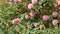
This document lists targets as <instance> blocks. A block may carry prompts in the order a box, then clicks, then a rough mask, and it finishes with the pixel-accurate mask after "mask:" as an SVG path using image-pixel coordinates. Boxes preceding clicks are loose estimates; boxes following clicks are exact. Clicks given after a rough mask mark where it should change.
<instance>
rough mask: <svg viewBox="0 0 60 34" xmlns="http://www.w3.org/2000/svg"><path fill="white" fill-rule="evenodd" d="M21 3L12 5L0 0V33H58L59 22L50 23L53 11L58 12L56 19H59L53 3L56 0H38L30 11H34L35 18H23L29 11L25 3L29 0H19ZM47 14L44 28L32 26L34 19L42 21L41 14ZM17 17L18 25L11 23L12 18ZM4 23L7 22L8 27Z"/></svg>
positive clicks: (5, 0)
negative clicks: (56, 23)
mask: <svg viewBox="0 0 60 34" xmlns="http://www.w3.org/2000/svg"><path fill="white" fill-rule="evenodd" d="M21 1H22V2H21V3H14V4H13V5H12V6H10V5H9V4H8V2H9V0H0V34H60V23H59V24H58V25H56V26H52V25H51V21H52V20H53V18H52V15H51V13H52V12H53V11H57V12H58V17H57V19H58V20H59V21H60V11H59V10H58V9H56V8H55V7H54V5H53V3H56V0H38V3H37V4H35V6H34V7H33V9H32V11H35V12H36V14H37V17H36V18H35V20H29V21H28V20H25V18H24V17H25V15H26V13H28V14H29V13H30V10H29V9H27V5H28V4H29V3H31V0H21ZM44 14H46V15H49V19H50V21H49V23H50V24H49V25H48V24H47V25H46V27H45V28H44V29H42V30H41V29H39V27H38V28H35V27H34V26H33V22H34V21H38V22H39V23H44V22H43V20H42V18H41V16H42V15H44ZM17 17H18V18H19V19H20V21H21V22H20V23H19V24H18V25H14V24H12V21H11V20H12V19H14V18H17ZM6 24H9V28H6Z"/></svg>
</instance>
